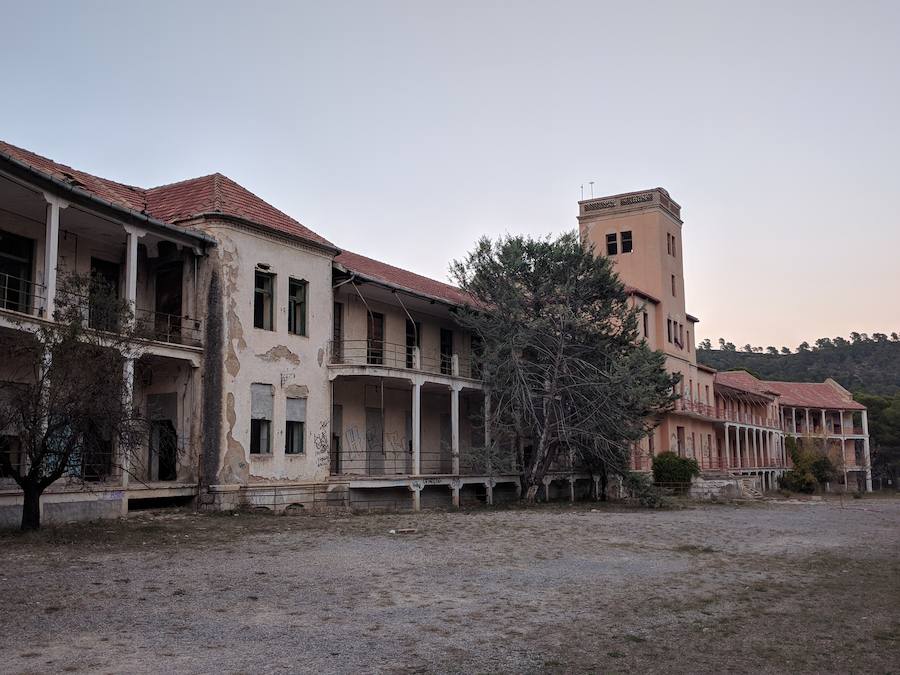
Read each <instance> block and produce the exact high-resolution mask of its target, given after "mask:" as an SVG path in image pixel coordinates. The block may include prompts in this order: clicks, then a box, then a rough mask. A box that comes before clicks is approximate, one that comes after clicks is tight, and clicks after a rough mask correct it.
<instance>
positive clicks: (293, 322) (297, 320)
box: [288, 279, 307, 335]
mask: <svg viewBox="0 0 900 675" xmlns="http://www.w3.org/2000/svg"><path fill="white" fill-rule="evenodd" d="M306 289H307V283H306V282H305V281H302V280H300V279H289V280H288V332H289V333H293V334H294V335H306Z"/></svg>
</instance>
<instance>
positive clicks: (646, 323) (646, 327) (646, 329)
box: [644, 312, 650, 338]
mask: <svg viewBox="0 0 900 675" xmlns="http://www.w3.org/2000/svg"><path fill="white" fill-rule="evenodd" d="M644 337H645V338H649V337H650V315H649V314H647V312H644Z"/></svg>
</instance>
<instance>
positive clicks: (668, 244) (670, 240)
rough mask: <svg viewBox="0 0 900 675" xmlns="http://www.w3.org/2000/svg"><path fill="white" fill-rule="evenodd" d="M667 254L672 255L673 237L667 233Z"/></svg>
mask: <svg viewBox="0 0 900 675" xmlns="http://www.w3.org/2000/svg"><path fill="white" fill-rule="evenodd" d="M666 253H668V254H669V255H672V235H671V234H669V233H668V232H666Z"/></svg>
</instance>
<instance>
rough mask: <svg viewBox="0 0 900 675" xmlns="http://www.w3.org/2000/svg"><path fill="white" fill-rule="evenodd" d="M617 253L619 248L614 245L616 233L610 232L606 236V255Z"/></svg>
mask: <svg viewBox="0 0 900 675" xmlns="http://www.w3.org/2000/svg"><path fill="white" fill-rule="evenodd" d="M618 252H619V247H618V244H617V243H616V233H615V232H610V233H609V234H608V235H606V255H615V254H616V253H618Z"/></svg>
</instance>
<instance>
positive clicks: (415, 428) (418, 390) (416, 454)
mask: <svg viewBox="0 0 900 675" xmlns="http://www.w3.org/2000/svg"><path fill="white" fill-rule="evenodd" d="M412 472H413V475H414V476H419V475H421V474H422V384H421V383H420V382H419V381H418V380H416V381H415V382H413V386H412Z"/></svg>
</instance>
